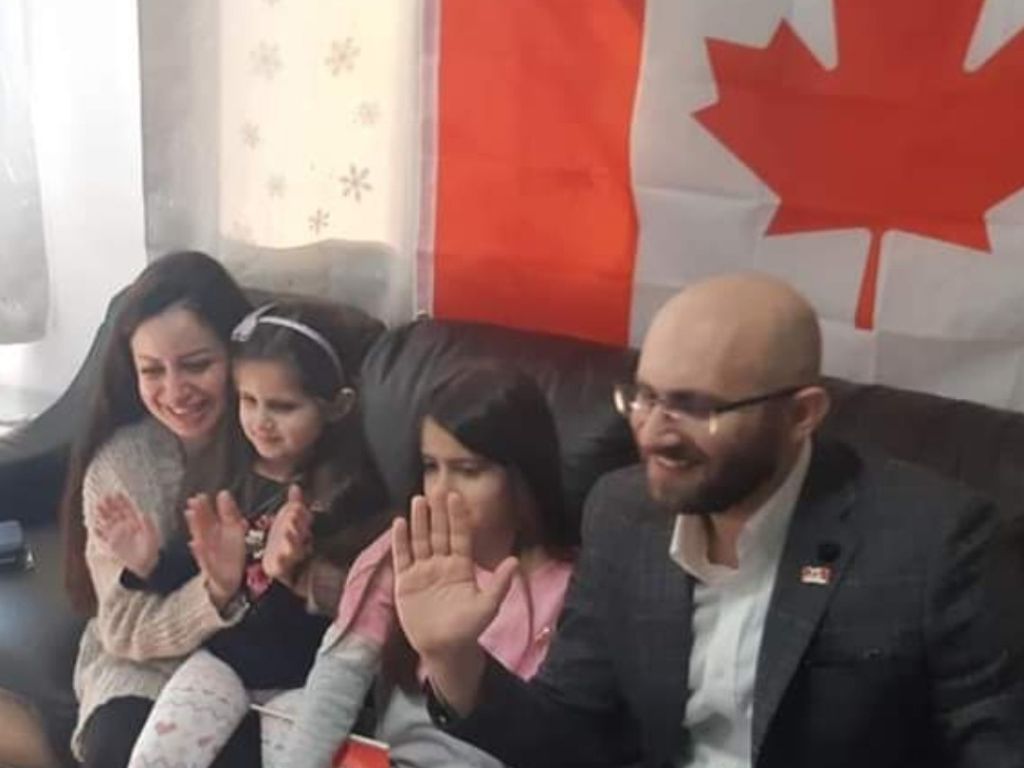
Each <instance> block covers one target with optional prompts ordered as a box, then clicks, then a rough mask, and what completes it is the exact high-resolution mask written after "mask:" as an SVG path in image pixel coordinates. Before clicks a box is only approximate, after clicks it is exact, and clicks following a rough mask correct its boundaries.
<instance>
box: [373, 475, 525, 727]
mask: <svg viewBox="0 0 1024 768" xmlns="http://www.w3.org/2000/svg"><path fill="white" fill-rule="evenodd" d="M391 531H392V539H391V542H392V544H391V547H392V548H391V551H392V558H393V563H394V569H395V603H396V606H397V609H398V618H399V621H400V622H401V624H402V629H403V630H405V634H406V636H407V637H408V638H409V642H410V643H411V644H412V647H413V648H415V649H416V651H417V652H418V653H419V654H420V656H421V657H422V658H423V661H424V663H425V664H426V669H427V674H428V675H429V677H430V679H431V681H432V683H434V684H435V685H437V684H439V688H440V691H441V693H442V695H443V696H444V697H445V698H446V699H447V701H448V702H449V703H450V704H452V705H453V706H455V707H456V708H457V709H458V710H460V711H463V712H464V711H467V710H468V709H470V708H471V706H472V702H473V700H474V699H475V695H476V690H477V687H478V685H479V679H480V675H481V674H482V672H483V658H484V657H483V651H482V650H481V649H480V646H479V644H478V643H477V638H479V637H480V635H481V634H482V633H483V631H484V630H485V629H486V628H487V626H488V625H489V624H490V623H491V621H493V620H494V617H495V615H497V613H498V608H499V607H500V606H501V602H502V600H504V599H505V595H506V594H507V593H508V590H509V586H510V585H511V583H512V576H513V574H514V573H515V570H516V568H517V561H516V559H515V558H514V557H509V558H506V559H505V560H504V561H502V563H501V564H500V565H499V566H498V568H497V570H495V572H494V578H493V580H492V581H491V583H490V584H489V585H487V586H486V587H483V588H481V587H480V586H479V585H478V584H477V581H476V573H475V571H474V564H473V556H472V538H471V532H470V525H469V513H468V512H467V511H466V507H465V504H464V503H463V501H462V497H461V496H459V495H458V494H456V493H452V494H449V495H448V498H447V500H446V502H445V503H444V504H443V505H439V508H431V507H429V506H428V505H427V500H426V499H425V498H424V497H422V496H417V497H415V498H414V499H413V501H412V509H411V510H410V514H409V521H408V522H406V521H405V520H402V519H398V520H395V522H394V525H393V526H392V529H391Z"/></svg>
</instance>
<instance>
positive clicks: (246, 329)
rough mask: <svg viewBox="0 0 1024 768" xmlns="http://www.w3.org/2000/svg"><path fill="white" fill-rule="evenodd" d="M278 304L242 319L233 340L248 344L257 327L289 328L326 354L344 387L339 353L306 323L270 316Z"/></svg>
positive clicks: (253, 312)
mask: <svg viewBox="0 0 1024 768" xmlns="http://www.w3.org/2000/svg"><path fill="white" fill-rule="evenodd" d="M276 306H277V305H276V304H273V303H271V304H264V305H263V306H262V307H258V308H257V309H254V310H253V311H252V312H250V313H249V314H248V315H246V316H245V317H243V318H242V320H241V322H240V323H239V324H238V325H236V326H235V329H234V330H233V331H231V340H232V341H238V342H243V343H244V342H246V341H248V340H249V338H250V337H251V336H252V334H253V331H255V330H256V326H257V325H276V326H279V327H281V328H288V329H290V330H293V331H295V332H296V333H298V334H301V335H302V336H305V337H306V338H307V339H309V340H310V341H312V342H313V343H314V344H316V345H317V346H318V347H320V349H322V350H323V351H324V354H325V355H327V357H328V358H329V359H330V361H331V364H332V365H334V370H335V371H337V373H338V381H339V383H340V384H342V385H344V384H345V382H346V381H347V379H346V377H345V368H344V366H342V364H341V359H340V358H339V357H338V353H337V352H335V351H334V347H332V346H331V344H330V342H329V341H327V339H325V338H324V337H323V336H322V335H321V334H320V332H319V331H317V330H316V329H315V328H311V327H309V326H308V325H306V324H305V323H302V322H299V321H298V320H292V319H291V318H290V317H281V316H280V315H272V314H269V313H270V310H272V309H273V308H274V307H276Z"/></svg>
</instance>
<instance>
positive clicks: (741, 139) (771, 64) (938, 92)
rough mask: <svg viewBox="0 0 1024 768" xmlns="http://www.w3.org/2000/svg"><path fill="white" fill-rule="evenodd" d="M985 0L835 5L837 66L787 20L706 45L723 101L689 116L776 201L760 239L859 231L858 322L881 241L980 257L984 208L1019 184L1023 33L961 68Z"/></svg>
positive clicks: (1023, 166) (1023, 182) (1023, 150)
mask: <svg viewBox="0 0 1024 768" xmlns="http://www.w3.org/2000/svg"><path fill="white" fill-rule="evenodd" d="M982 2H983V0H941V2H939V1H937V0H835V22H836V34H837V37H838V54H839V59H838V66H837V67H836V68H835V69H834V70H832V71H829V70H826V69H825V68H823V67H822V66H821V65H820V64H819V63H818V62H817V60H816V59H815V58H814V56H813V55H812V54H811V52H810V50H809V49H808V48H807V46H806V45H804V43H803V42H802V41H801V40H800V39H799V38H798V37H797V35H796V34H795V32H794V31H793V28H792V27H791V26H790V25H789V23H788V22H785V21H783V22H782V23H781V24H780V25H779V27H778V29H777V30H776V32H775V35H774V36H773V37H772V39H771V41H770V42H769V43H768V45H767V46H766V47H764V48H751V47H748V46H743V45H737V44H735V43H729V42H724V41H721V40H713V39H709V40H708V41H707V46H708V54H709V57H710V60H711V66H712V69H713V71H714V75H715V79H716V81H717V83H718V91H719V99H718V102H717V103H715V104H714V105H712V106H710V107H708V108H706V109H702V110H700V111H698V112H696V113H695V117H696V118H697V120H699V121H700V123H701V124H702V125H704V127H706V128H707V129H708V130H709V131H711V133H713V134H714V135H715V136H716V137H718V139H719V140H720V141H721V142H723V143H724V144H725V145H726V146H728V147H729V148H730V149H731V150H732V152H733V153H734V154H735V155H736V156H737V157H739V158H740V159H741V160H742V161H743V162H744V163H745V164H746V165H747V166H748V167H749V168H750V169H751V170H752V171H753V172H754V173H756V174H757V175H758V176H759V177H760V178H761V179H762V180H763V181H764V182H765V183H766V184H767V185H768V186H769V187H771V188H772V189H773V190H774V191H775V193H776V194H777V195H778V196H779V198H780V199H781V203H780V205H779V208H778V210H777V211H776V212H775V216H774V218H773V219H772V221H771V224H770V225H769V227H768V230H767V234H781V233H791V232H805V231H810V230H823V229H840V228H850V227H866V228H867V229H868V230H869V231H870V232H871V246H870V249H869V252H868V260H867V265H866V267H865V270H864V276H863V278H862V280H861V287H860V295H859V299H858V303H857V315H856V323H857V326H858V327H860V328H870V327H872V325H873V321H874V314H875V290H876V283H877V278H878V266H879V251H880V242H881V237H882V235H883V234H884V233H885V232H886V231H888V230H894V229H898V230H903V231H905V232H913V233H917V234H919V235H924V236H927V237H933V238H937V239H941V240H946V241H949V242H953V243H959V244H962V245H965V246H968V247H971V248H976V249H979V250H986V251H987V250H989V239H988V232H987V230H986V227H985V219H984V216H985V213H986V211H987V210H988V209H989V208H991V207H992V206H993V205H995V204H996V203H998V202H1000V201H1001V200H1003V199H1005V198H1006V197H1008V196H1009V195H1011V194H1013V193H1014V192H1016V191H1017V190H1018V189H1020V188H1021V186H1024V35H1021V34H1017V35H1015V36H1014V37H1013V38H1012V39H1011V40H1010V41H1009V42H1007V43H1006V44H1005V45H1003V46H1002V47H1001V48H1000V50H999V51H997V52H996V54H995V55H993V56H992V57H991V58H990V59H989V60H988V61H986V62H985V64H984V66H982V67H981V68H980V69H978V70H977V71H975V72H965V71H964V58H965V55H966V53H967V49H968V45H969V43H970V40H971V37H972V34H973V31H974V27H975V25H976V23H977V18H978V14H979V12H980V8H981V5H982Z"/></svg>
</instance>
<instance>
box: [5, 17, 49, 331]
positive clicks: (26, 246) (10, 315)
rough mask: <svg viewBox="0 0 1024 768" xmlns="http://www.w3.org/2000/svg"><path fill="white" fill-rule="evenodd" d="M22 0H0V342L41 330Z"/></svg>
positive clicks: (40, 249)
mask: <svg viewBox="0 0 1024 768" xmlns="http://www.w3.org/2000/svg"><path fill="white" fill-rule="evenodd" d="M26 38H27V18H26V8H25V3H24V2H23V0H3V2H0V344H6V343H13V342H27V341H34V340H36V339H39V338H41V337H42V336H43V334H44V333H45V331H46V318H47V310H48V296H49V278H48V274H47V269H46V253H45V247H44V241H43V227H42V215H41V212H40V206H39V180H38V177H37V174H36V157H35V150H34V143H33V138H32V113H31V108H30V97H29V93H30V83H29V61H28V51H27V45H26Z"/></svg>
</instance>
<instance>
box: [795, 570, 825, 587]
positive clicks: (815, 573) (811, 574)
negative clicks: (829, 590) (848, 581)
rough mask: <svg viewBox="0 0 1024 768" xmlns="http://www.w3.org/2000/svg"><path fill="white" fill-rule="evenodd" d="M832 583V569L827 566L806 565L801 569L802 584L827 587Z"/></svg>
mask: <svg viewBox="0 0 1024 768" xmlns="http://www.w3.org/2000/svg"><path fill="white" fill-rule="evenodd" d="M830 581H832V569H831V568H829V567H828V566H827V565H805V566H804V567H803V568H801V569H800V583H801V584H814V585H815V586H818V587H824V586H827V585H828V583H829V582H830Z"/></svg>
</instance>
